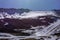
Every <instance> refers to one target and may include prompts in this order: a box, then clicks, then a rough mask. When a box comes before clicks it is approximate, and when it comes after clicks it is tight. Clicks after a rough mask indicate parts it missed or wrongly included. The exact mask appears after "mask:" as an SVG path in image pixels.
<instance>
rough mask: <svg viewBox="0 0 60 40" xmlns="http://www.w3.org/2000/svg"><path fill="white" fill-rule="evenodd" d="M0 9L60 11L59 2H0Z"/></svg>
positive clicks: (39, 0)
mask: <svg viewBox="0 0 60 40" xmlns="http://www.w3.org/2000/svg"><path fill="white" fill-rule="evenodd" d="M0 8H28V9H31V10H52V9H60V0H0Z"/></svg>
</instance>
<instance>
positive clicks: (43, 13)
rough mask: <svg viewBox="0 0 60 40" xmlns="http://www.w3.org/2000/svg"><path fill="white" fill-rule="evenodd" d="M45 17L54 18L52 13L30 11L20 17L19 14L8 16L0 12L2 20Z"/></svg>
mask: <svg viewBox="0 0 60 40" xmlns="http://www.w3.org/2000/svg"><path fill="white" fill-rule="evenodd" d="M47 15H53V16H56V14H55V12H54V11H30V12H28V13H26V12H24V13H22V14H21V15H20V14H19V13H14V14H11V15H10V14H8V13H6V12H1V13H0V19H3V18H16V19H17V18H19V19H21V18H37V17H38V16H47Z"/></svg>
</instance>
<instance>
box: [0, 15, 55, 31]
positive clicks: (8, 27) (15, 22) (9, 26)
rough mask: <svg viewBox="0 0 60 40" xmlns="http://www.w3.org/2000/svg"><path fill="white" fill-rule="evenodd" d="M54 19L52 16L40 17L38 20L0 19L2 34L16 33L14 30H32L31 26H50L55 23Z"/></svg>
mask: <svg viewBox="0 0 60 40" xmlns="http://www.w3.org/2000/svg"><path fill="white" fill-rule="evenodd" d="M40 18H43V19H40ZM54 18H55V17H54ZM54 18H53V19H52V18H51V17H50V16H42V17H38V18H37V19H33V18H27V19H10V18H5V19H0V32H15V31H14V30H13V29H30V28H31V25H32V26H33V27H37V26H42V25H44V26H48V25H49V24H50V23H53V22H54V21H55V19H54Z"/></svg>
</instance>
